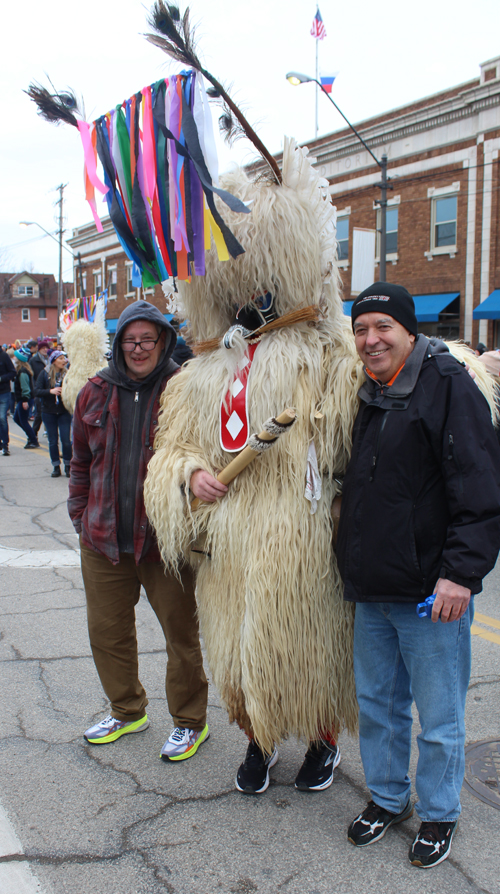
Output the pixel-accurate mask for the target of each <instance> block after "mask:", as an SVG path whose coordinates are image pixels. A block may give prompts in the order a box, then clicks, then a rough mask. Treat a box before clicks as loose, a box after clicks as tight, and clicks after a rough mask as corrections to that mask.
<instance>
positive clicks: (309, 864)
mask: <svg viewBox="0 0 500 894" xmlns="http://www.w3.org/2000/svg"><path fill="white" fill-rule="evenodd" d="M11 430H12V431H13V436H12V442H11V451H12V455H11V456H10V457H2V456H0V508H1V512H0V577H1V588H0V594H1V597H0V612H1V614H2V618H1V637H0V667H1V674H2V676H1V679H2V686H1V688H0V699H1V702H0V704H1V717H2V725H1V734H0V779H1V788H0V801H1V804H2V806H3V809H4V811H5V814H6V815H7V816H4V817H3V820H2V812H1V811H0V849H1V850H0V894H33V892H35V891H36V892H45V894H83V892H92V894H93V892H96V894H97V892H101V891H102V892H106V894H118V892H119V894H156V892H171V894H192V892H196V894H219V892H220V894H252V892H259V894H279V892H284V894H326V892H328V894H347V892H356V894H372V892H377V894H378V892H387V894H394V892H398V894H400V892H404V894H436V892H438V894H476V892H477V894H479V892H483V894H485V892H486V894H500V873H499V869H498V867H499V866H500V810H496V809H494V808H493V807H491V806H488V805H487V804H485V803H483V802H481V801H480V800H478V799H477V798H476V797H474V796H473V795H472V794H471V793H470V792H469V791H467V790H465V789H464V791H463V808H464V812H463V817H462V819H461V821H460V825H459V829H458V832H457V834H456V837H455V840H454V844H453V848H452V854H451V858H450V859H449V860H448V861H446V862H445V863H443V864H442V865H440V866H439V867H437V868H435V869H434V870H431V871H428V872H425V871H422V870H417V869H415V868H414V867H412V866H410V864H409V862H408V859H407V852H408V847H409V844H410V842H411V840H412V837H413V835H414V834H415V832H416V830H417V829H418V825H419V821H418V818H417V817H416V815H414V816H413V818H412V819H410V820H409V821H408V822H406V823H403V824H402V825H401V826H398V827H395V828H394V829H391V830H389V832H388V833H387V835H386V836H385V838H384V839H383V840H382V841H380V842H379V843H377V844H376V845H374V846H373V847H369V848H364V849H356V848H354V847H353V846H352V845H350V844H349V843H348V842H347V838H346V829H347V825H348V823H349V822H350V820H351V819H353V817H354V816H355V815H356V814H357V813H358V812H359V811H360V810H361V809H362V808H363V806H364V803H365V801H366V800H367V797H368V796H367V792H366V790H365V786H364V780H363V773H362V769H361V764H360V759H359V752H358V747H357V742H356V740H355V739H351V738H349V737H348V736H342V738H341V740H340V747H341V751H342V762H341V764H340V767H339V769H338V770H337V771H336V777H335V781H334V784H333V785H332V786H331V788H330V789H328V790H327V791H325V792H323V793H317V794H306V793H300V792H297V791H296V790H295V789H294V786H293V781H294V778H295V775H296V772H297V770H298V768H299V766H300V764H301V762H302V757H303V754H304V751H305V746H304V745H301V744H300V743H297V742H294V741H289V742H285V743H284V744H283V745H282V746H281V747H280V760H279V762H278V764H277V765H276V767H275V768H274V769H273V770H272V771H271V775H272V784H271V786H270V788H269V789H268V791H267V792H266V793H265V794H264V795H262V796H260V797H255V798H253V797H248V796H244V795H241V794H240V793H238V792H237V791H236V790H235V786H234V776H235V772H236V769H237V767H238V765H239V763H240V762H241V760H242V759H243V756H244V754H245V750H246V740H245V737H244V736H243V734H242V733H241V732H240V731H239V730H238V729H237V728H236V727H234V726H229V725H228V721H227V715H226V712H225V710H224V709H223V708H222V707H221V705H220V703H219V700H218V697H217V693H216V692H215V690H214V688H213V687H211V689H210V696H209V725H210V732H211V737H210V739H209V741H208V742H207V743H206V744H204V745H203V746H202V747H201V748H200V750H199V752H198V753H197V755H196V756H195V757H194V758H193V759H191V760H189V761H186V762H180V763H176V764H166V763H164V762H162V761H161V760H160V759H159V753H160V748H161V746H162V744H163V742H164V740H165V739H166V737H167V735H168V734H169V732H170V730H171V727H172V723H171V719H170V717H169V715H168V711H167V707H166V703H165V694H164V684H163V680H164V672H165V651H164V642H163V641H162V635H161V631H160V628H159V625H158V622H157V621H156V618H155V616H154V614H153V612H152V610H151V609H150V607H149V605H148V604H147V602H146V600H145V599H141V601H140V604H139V605H138V608H137V627H138V637H139V648H140V653H141V679H142V681H143V683H144V685H145V687H146V689H147V692H148V696H149V699H150V704H149V708H148V713H149V716H150V719H151V727H150V728H149V729H148V730H147V731H145V732H144V733H142V734H138V735H134V736H127V737H124V738H122V739H120V740H118V741H117V742H115V743H113V744H111V745H107V746H101V747H93V746H90V745H87V744H86V743H85V741H84V739H83V737H82V732H83V730H84V729H85V728H86V727H87V726H89V725H90V724H91V723H92V722H93V721H95V720H97V719H99V718H100V717H102V716H103V715H104V714H105V713H107V705H106V701H105V699H104V697H103V694H102V692H101V689H100V685H99V682H98V679H97V675H96V672H95V670H94V665H93V661H92V658H91V654H90V648H89V643H88V638H87V630H86V617H85V601H84V593H83V589H82V583H81V576H80V570H79V566H78V564H77V562H78V555H77V548H78V541H77V538H76V536H75V534H74V532H73V530H72V526H71V523H70V521H69V518H68V516H67V513H66V505H65V504H66V497H67V484H68V483H67V480H66V479H65V478H64V477H62V478H59V479H51V477H50V471H51V466H50V460H49V456H48V451H47V448H46V447H45V445H44V444H43V441H44V440H45V439H43V438H42V439H41V443H42V445H43V446H42V448H41V449H40V450H38V451H35V450H33V451H24V450H23V449H22V446H23V444H24V437H23V436H22V433H21V432H20V430H19V429H18V428H17V427H16V426H15V425H13V424H11ZM499 589H500V566H499V567H498V568H497V569H496V570H495V571H494V572H493V573H492V574H491V575H490V576H489V578H488V580H487V581H486V586H485V593H484V594H483V595H482V596H481V597H478V599H477V602H476V610H477V611H478V612H480V614H481V617H480V618H478V623H477V625H476V626H477V628H478V631H479V632H478V633H477V634H476V635H475V636H474V637H473V655H474V659H473V676H472V681H471V691H470V694H469V700H468V710H467V725H468V726H467V728H468V742H476V741H479V740H483V739H488V738H496V739H500V627H499V626H498V625H499V624H500V603H499V600H498V592H499ZM491 622H493V623H491ZM495 622H496V624H497V626H496V627H495ZM495 637H496V638H495ZM429 672H436V673H439V668H436V669H430V671H429ZM415 726H416V727H418V723H416V724H415ZM415 757H416V750H415ZM415 757H414V761H413V766H412V770H411V774H412V776H414V771H415ZM497 772H498V775H499V776H500V767H499V768H498V770H497ZM9 821H10V823H11V824H12V825H11V826H10V825H9ZM16 836H17V837H16ZM2 854H3V856H2Z"/></svg>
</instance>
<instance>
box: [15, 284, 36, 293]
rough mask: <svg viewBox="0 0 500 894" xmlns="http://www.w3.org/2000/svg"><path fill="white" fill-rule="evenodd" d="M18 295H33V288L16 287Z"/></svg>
mask: <svg viewBox="0 0 500 894" xmlns="http://www.w3.org/2000/svg"><path fill="white" fill-rule="evenodd" d="M17 294H18V295H33V286H18V287H17Z"/></svg>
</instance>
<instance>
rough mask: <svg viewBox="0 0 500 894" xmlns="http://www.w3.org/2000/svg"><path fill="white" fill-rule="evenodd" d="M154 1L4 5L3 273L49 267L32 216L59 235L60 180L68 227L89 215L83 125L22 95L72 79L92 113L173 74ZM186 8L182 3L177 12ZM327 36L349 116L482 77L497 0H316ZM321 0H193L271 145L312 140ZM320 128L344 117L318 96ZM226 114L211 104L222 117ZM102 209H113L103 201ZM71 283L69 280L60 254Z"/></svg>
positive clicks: (231, 80) (335, 125) (51, 257)
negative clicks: (151, 35)
mask: <svg viewBox="0 0 500 894" xmlns="http://www.w3.org/2000/svg"><path fill="white" fill-rule="evenodd" d="M148 8H149V4H148V2H145V3H143V2H141V0H85V2H83V3H76V2H74V0H45V2H43V3H41V2H40V0H24V2H23V3H22V5H21V6H20V7H18V6H17V4H15V3H13V2H9V3H8V5H7V4H4V5H3V10H2V16H1V24H2V53H1V58H0V66H1V68H0V78H1V96H2V100H3V115H2V118H3V133H2V141H1V150H0V151H1V155H2V164H1V182H0V269H2V270H12V271H19V270H23V269H33V270H34V271H36V272H40V273H42V272H44V273H54V274H56V275H57V269H58V247H57V245H56V243H55V242H53V241H52V240H51V239H50V238H49V237H48V236H44V235H43V233H42V232H41V230H39V229H38V228H37V227H35V226H32V227H29V228H28V229H22V228H20V227H19V221H21V220H34V221H36V222H37V223H39V224H41V225H42V226H43V227H45V229H47V230H49V231H50V232H53V233H55V231H56V229H57V224H56V222H55V221H56V209H55V207H54V203H55V201H56V199H57V193H56V191H55V189H56V187H57V186H58V184H59V183H67V184H68V186H67V188H66V190H65V227H66V229H67V232H66V235H67V236H68V237H69V236H70V234H71V230H72V229H73V228H74V227H77V226H79V225H81V224H83V223H86V222H88V221H89V220H90V219H91V214H90V212H89V209H88V206H87V204H86V202H85V199H84V194H83V174H82V169H83V158H82V150H81V143H80V138H79V136H78V133H77V131H76V129H74V128H72V127H69V126H67V125H60V126H59V127H56V126H54V125H50V124H48V123H46V122H45V121H42V120H41V119H40V118H39V117H38V116H37V114H36V109H35V106H34V105H33V103H32V102H31V101H30V100H29V99H28V97H27V96H25V94H23V92H22V91H23V89H25V88H26V87H27V86H28V84H29V83H30V81H31V80H37V81H39V82H41V83H43V84H47V80H46V77H45V73H47V74H48V75H49V76H50V78H51V79H52V81H53V83H54V84H55V86H56V87H57V88H58V89H61V90H62V89H64V88H65V87H68V86H70V87H72V88H73V89H74V90H75V91H76V92H77V93H78V94H80V95H82V96H83V98H84V100H85V108H86V116H87V120H89V121H90V120H93V119H94V118H96V117H97V116H98V115H101V114H103V113H105V112H106V111H108V110H109V109H110V108H112V107H113V106H115V105H116V104H117V103H118V102H119V101H120V100H124V99H127V98H128V97H129V96H131V94H132V93H134V92H136V91H137V90H139V89H141V88H142V87H144V86H145V85H147V84H150V83H152V82H154V81H156V80H157V79H158V78H160V77H162V76H166V75H168V74H169V73H172V72H175V71H177V70H178V66H177V67H175V64H174V63H171V62H170V60H169V59H168V58H167V56H165V55H164V54H163V53H162V52H161V50H159V49H157V48H156V47H154V46H152V45H150V44H148V43H147V42H146V40H145V39H144V37H143V36H142V35H143V34H144V32H145V31H146V30H147V27H146V11H147V9H148ZM184 8H185V6H184V5H182V6H181V11H183V10H184ZM320 11H321V14H322V16H323V21H324V24H325V28H326V32H327V37H326V38H325V39H324V40H323V41H320V43H319V57H320V67H321V69H322V70H323V71H324V73H327V72H328V71H331V72H334V71H338V72H339V74H338V77H337V80H336V81H335V83H334V86H333V93H332V97H333V98H334V99H335V101H336V102H337V104H338V105H339V106H340V108H341V109H342V110H343V112H344V114H345V115H346V116H347V117H348V118H349V119H350V120H351V121H352V122H353V123H354V124H356V123H358V122H360V121H362V120H364V119H366V118H369V117H371V116H372V115H376V114H378V113H380V112H384V111H387V110H389V109H392V108H395V107H398V106H401V105H404V104H406V103H408V102H411V101H413V100H416V99H419V98H421V97H423V96H428V95H430V94H433V93H436V92H438V91H440V90H443V89H446V88H447V87H453V86H455V85H456V84H460V83H463V82H465V81H468V80H471V79H473V78H476V77H478V76H479V63H481V62H485V61H487V60H488V59H491V58H493V57H495V56H498V55H500V28H499V24H500V3H499V0H476V2H475V3H472V4H471V3H470V0H455V2H454V3H451V2H450V0H420V2H419V3H418V4H415V3H408V2H405V0H385V2H384V3H376V2H374V0H351V2H350V3H345V2H344V3H338V2H334V0H321V3H320ZM315 12H316V3H315V2H312V0H287V2H285V0H251V2H248V0H192V3H191V15H192V19H193V21H194V22H195V23H196V24H197V37H198V49H199V54H200V55H201V57H202V60H203V61H204V62H205V65H206V67H207V68H208V70H209V71H211V72H212V73H213V74H214V75H215V76H216V77H218V78H219V79H220V80H223V81H224V82H225V84H226V85H232V91H231V92H232V95H233V98H234V99H236V101H237V102H238V103H239V104H240V105H241V106H242V107H243V108H244V110H245V112H246V115H247V117H248V119H249V121H250V122H251V123H252V124H256V125H257V128H258V130H259V134H260V136H261V138H262V139H263V141H264V143H265V144H266V145H267V147H268V149H270V150H271V151H272V152H275V151H278V150H279V149H280V148H281V145H282V139H283V135H284V134H286V135H289V136H294V137H296V138H297V139H298V140H299V141H301V142H304V141H306V140H308V139H312V138H313V137H314V89H315V88H314V85H313V84H304V85H302V86H300V87H291V86H290V85H289V84H288V83H287V81H286V80H285V74H286V72H287V71H289V70H291V69H295V70H298V71H302V72H305V73H308V74H311V75H314V67H315V43H316V42H315V40H314V39H313V38H312V37H311V35H310V29H311V24H312V20H313V17H314V14H315ZM319 101H320V102H319V134H320V135H321V134H325V133H329V132H332V131H335V130H340V129H341V128H342V125H343V121H342V119H341V118H340V116H339V115H338V113H337V112H336V111H335V109H334V108H333V106H332V105H331V104H330V103H329V102H328V100H327V99H326V97H324V96H320V98H319ZM216 113H217V110H216V109H214V114H216ZM252 149H253V147H250V148H249V146H248V144H246V143H243V142H242V143H239V144H236V146H235V147H234V148H233V150H227V149H226V148H225V147H222V149H221V154H220V159H221V167H222V168H224V167H227V166H228V164H230V163H231V160H235V161H237V162H240V163H241V162H245V161H249V160H251V158H252V157H253V153H252ZM102 213H103V214H104V213H105V206H104V205H103V206H102ZM63 272H64V278H65V279H71V278H72V265H71V258H70V256H69V254H68V253H67V252H64V265H63Z"/></svg>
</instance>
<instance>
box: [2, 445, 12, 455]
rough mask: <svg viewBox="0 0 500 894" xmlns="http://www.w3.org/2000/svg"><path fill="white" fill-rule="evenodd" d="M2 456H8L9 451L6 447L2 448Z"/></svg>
mask: <svg viewBox="0 0 500 894" xmlns="http://www.w3.org/2000/svg"><path fill="white" fill-rule="evenodd" d="M2 453H3V455H4V456H10V450H9V448H8V447H4V448H3V450H2Z"/></svg>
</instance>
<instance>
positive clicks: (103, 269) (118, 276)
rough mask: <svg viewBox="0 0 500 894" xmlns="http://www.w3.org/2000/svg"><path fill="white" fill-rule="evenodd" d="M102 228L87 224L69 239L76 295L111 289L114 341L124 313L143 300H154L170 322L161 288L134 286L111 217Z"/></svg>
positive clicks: (108, 324) (109, 323) (108, 323)
mask: <svg viewBox="0 0 500 894" xmlns="http://www.w3.org/2000/svg"><path fill="white" fill-rule="evenodd" d="M102 225H103V232H102V233H98V232H97V228H96V226H95V224H94V223H89V224H85V225H83V226H81V227H78V228H77V229H75V230H73V235H72V237H71V239H68V240H67V241H68V244H69V245H71V248H72V249H73V254H74V256H75V268H74V276H75V295H77V296H78V297H79V298H81V297H82V296H84V295H86V296H88V295H96V294H99V292H102V291H103V290H104V289H106V288H107V289H108V309H107V313H106V328H107V330H108V332H109V333H110V337H111V339H112V337H113V333H114V332H116V324H117V322H118V317H119V316H120V314H121V312H122V310H125V308H126V307H127V305H128V304H129V303H130V302H131V301H137V300H138V299H139V298H143V299H144V300H146V301H150V302H151V304H154V305H155V306H156V307H157V308H158V309H159V310H160V311H161V312H162V314H164V315H165V316H168V319H170V314H169V315H167V314H166V301H165V296H164V294H163V290H162V288H161V286H160V285H156V286H155V287H154V288H153V289H143V288H142V287H141V288H136V287H135V286H134V285H133V283H132V261H129V259H128V258H127V256H126V254H125V252H124V251H123V249H122V246H121V244H120V242H119V241H118V238H117V236H116V233H115V230H114V227H113V224H112V223H111V220H110V218H109V217H104V218H103V219H102Z"/></svg>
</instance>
